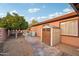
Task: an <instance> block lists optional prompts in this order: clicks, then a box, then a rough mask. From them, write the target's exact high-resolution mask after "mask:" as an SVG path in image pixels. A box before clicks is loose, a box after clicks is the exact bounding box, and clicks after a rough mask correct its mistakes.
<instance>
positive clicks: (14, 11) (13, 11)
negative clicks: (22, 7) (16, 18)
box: [10, 10, 18, 14]
mask: <svg viewBox="0 0 79 59" xmlns="http://www.w3.org/2000/svg"><path fill="white" fill-rule="evenodd" d="M12 13H18V12H17V11H16V10H12V11H10V14H12Z"/></svg>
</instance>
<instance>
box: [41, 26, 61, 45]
mask: <svg viewBox="0 0 79 59" xmlns="http://www.w3.org/2000/svg"><path fill="white" fill-rule="evenodd" d="M41 38H42V42H44V43H45V44H47V45H49V46H55V45H57V44H58V43H60V28H59V27H56V26H49V25H45V26H44V27H43V28H42V36H41Z"/></svg>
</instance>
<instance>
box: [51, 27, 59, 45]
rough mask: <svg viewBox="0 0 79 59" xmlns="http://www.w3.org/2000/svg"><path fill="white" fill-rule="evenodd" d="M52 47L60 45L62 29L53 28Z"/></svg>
mask: <svg viewBox="0 0 79 59" xmlns="http://www.w3.org/2000/svg"><path fill="white" fill-rule="evenodd" d="M52 34H53V36H52V41H53V42H52V45H53V46H55V45H57V44H59V43H60V29H59V28H53V33H52Z"/></svg>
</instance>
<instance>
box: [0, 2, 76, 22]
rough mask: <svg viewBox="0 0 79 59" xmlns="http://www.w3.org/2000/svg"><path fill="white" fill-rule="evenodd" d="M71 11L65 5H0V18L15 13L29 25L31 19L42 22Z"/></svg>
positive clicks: (70, 8) (68, 6) (71, 10)
mask: <svg viewBox="0 0 79 59" xmlns="http://www.w3.org/2000/svg"><path fill="white" fill-rule="evenodd" d="M73 11H74V10H73V8H72V7H71V6H70V5H69V4H67V3H0V17H4V16H6V14H7V12H10V13H11V14H12V13H13V12H15V13H18V14H19V15H21V16H24V18H25V19H26V21H28V22H29V23H30V22H31V21H32V20H33V19H35V20H37V21H38V22H42V21H45V20H47V19H51V18H55V17H58V16H61V15H64V14H67V13H70V12H73Z"/></svg>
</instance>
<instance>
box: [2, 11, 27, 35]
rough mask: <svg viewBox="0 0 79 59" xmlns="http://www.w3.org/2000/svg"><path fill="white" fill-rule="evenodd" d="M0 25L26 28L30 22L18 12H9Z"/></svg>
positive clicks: (11, 28) (14, 28)
mask: <svg viewBox="0 0 79 59" xmlns="http://www.w3.org/2000/svg"><path fill="white" fill-rule="evenodd" d="M2 24H4V25H2ZM0 26H2V27H5V28H7V29H8V30H15V31H16V30H24V29H27V28H28V22H27V21H25V19H24V17H23V16H20V15H18V14H17V13H13V14H10V13H9V12H8V13H7V15H6V16H5V17H3V18H2V20H1V25H0ZM16 35H17V32H16Z"/></svg>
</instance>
